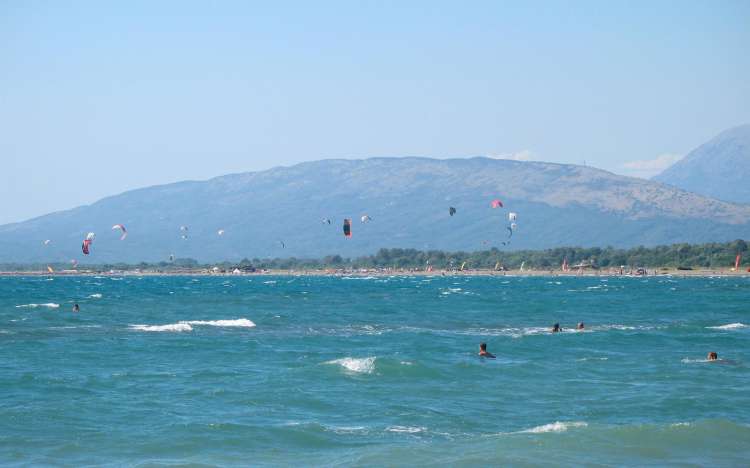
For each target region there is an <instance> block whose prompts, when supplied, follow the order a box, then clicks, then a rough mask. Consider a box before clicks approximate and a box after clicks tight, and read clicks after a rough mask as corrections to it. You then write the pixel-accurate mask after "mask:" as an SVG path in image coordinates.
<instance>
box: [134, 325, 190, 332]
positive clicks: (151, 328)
mask: <svg viewBox="0 0 750 468" xmlns="http://www.w3.org/2000/svg"><path fill="white" fill-rule="evenodd" d="M130 329H131V330H138V331H147V332H189V331H193V327H191V326H190V325H189V324H187V323H169V324H167V325H130Z"/></svg>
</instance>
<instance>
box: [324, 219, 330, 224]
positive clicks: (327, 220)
mask: <svg viewBox="0 0 750 468" xmlns="http://www.w3.org/2000/svg"><path fill="white" fill-rule="evenodd" d="M323 224H331V220H330V219H328V218H323Z"/></svg>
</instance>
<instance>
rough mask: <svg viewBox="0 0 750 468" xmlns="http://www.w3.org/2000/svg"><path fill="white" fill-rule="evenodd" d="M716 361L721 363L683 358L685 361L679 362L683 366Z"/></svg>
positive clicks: (711, 360)
mask: <svg viewBox="0 0 750 468" xmlns="http://www.w3.org/2000/svg"><path fill="white" fill-rule="evenodd" d="M717 361H721V359H690V358H685V359H683V360H682V361H680V362H682V363H683V364H698V363H704V362H717Z"/></svg>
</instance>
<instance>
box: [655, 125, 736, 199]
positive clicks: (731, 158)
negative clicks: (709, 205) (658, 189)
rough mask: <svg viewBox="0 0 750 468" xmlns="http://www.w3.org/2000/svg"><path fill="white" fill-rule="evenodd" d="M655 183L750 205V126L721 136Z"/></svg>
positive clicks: (667, 171)
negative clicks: (662, 183)
mask: <svg viewBox="0 0 750 468" xmlns="http://www.w3.org/2000/svg"><path fill="white" fill-rule="evenodd" d="M653 180H655V181H658V182H664V183H666V184H670V185H674V186H675V187H679V188H682V189H685V190H688V191H690V192H695V193H699V194H701V195H705V196H707V197H712V198H717V199H719V200H726V201H732V202H738V203H750V125H742V126H739V127H735V128H731V129H729V130H726V131H724V132H722V133H720V134H719V135H717V136H716V137H714V138H712V139H711V140H710V141H708V142H706V143H704V144H703V145H701V146H699V147H698V148H696V149H694V150H693V151H691V152H690V153H688V154H687V155H686V156H685V157H684V158H683V159H681V160H680V161H678V162H676V163H675V164H673V165H672V166H670V167H668V168H667V169H666V170H664V171H663V172H662V173H661V174H659V175H657V176H656V177H654V179H653Z"/></svg>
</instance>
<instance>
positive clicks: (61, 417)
mask: <svg viewBox="0 0 750 468" xmlns="http://www.w3.org/2000/svg"><path fill="white" fill-rule="evenodd" d="M74 302H77V303H78V304H80V307H81V311H80V313H78V314H74V313H73V312H72V311H71V308H72V305H73V303H74ZM555 322H559V323H560V324H561V325H562V326H563V327H564V328H565V330H564V332H563V333H559V334H554V335H553V334H551V333H549V332H548V330H549V327H550V326H551V325H552V324H553V323H555ZM577 322H585V324H586V330H585V331H583V332H577V331H574V330H572V328H573V327H574V326H575V324H576V323H577ZM749 325H750V279H749V278H693V279H689V278H676V277H646V278H598V277H578V278H575V277H544V278H529V277H525V278H522V277H470V276H457V277H440V276H436V277H383V278H373V277H368V278H341V277H268V276H266V277H263V276H252V277H248V276H238V277H188V276H172V277H134V276H128V277H117V276H112V277H110V276H101V277H50V278H45V277H2V278H0V464H2V465H39V464H45V465H46V464H59V465H75V466H85V465H97V466H100V465H116V466H122V465H139V466H173V465H183V464H189V465H222V466H224V465H243V466H245V465H255V466H257V465H292V464H294V465H308V466H309V465H325V466H337V465H341V466H350V465H368V466H383V465H387V466H399V465H400V466H415V465H452V466H482V465H483V466H487V465H503V466H505V465H514V466H525V465H528V466H531V465H541V464H543V465H567V466H570V465H592V466H600V465H617V466H620V465H633V466H635V465H638V466H642V465H704V466H748V465H750V326H749ZM482 341H485V342H486V343H487V344H488V349H489V350H490V351H491V352H493V353H495V354H497V355H498V359H496V360H488V359H482V358H479V357H477V355H476V353H477V347H478V344H479V343H480V342H482ZM709 351H716V352H718V354H719V358H721V360H720V361H718V362H707V361H706V360H705V358H706V354H707V353H708V352H709Z"/></svg>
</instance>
